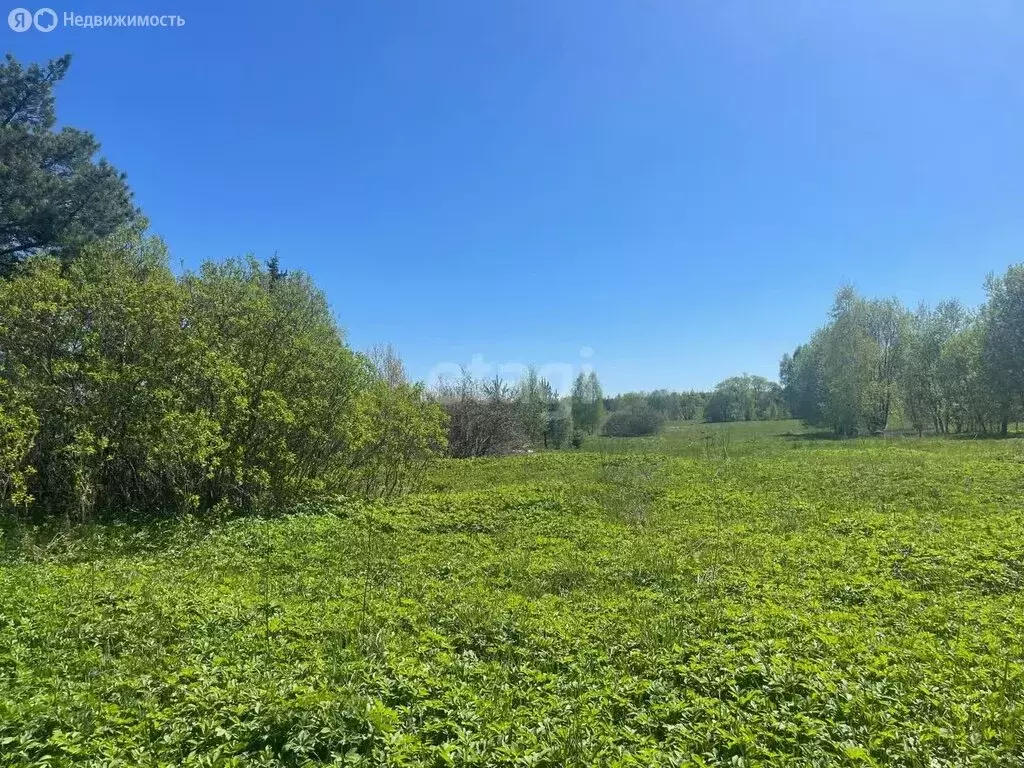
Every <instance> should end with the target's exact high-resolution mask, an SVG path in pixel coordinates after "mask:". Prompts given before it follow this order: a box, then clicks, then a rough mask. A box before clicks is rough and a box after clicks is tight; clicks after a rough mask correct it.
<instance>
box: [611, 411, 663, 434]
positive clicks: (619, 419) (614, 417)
mask: <svg viewBox="0 0 1024 768" xmlns="http://www.w3.org/2000/svg"><path fill="white" fill-rule="evenodd" d="M664 425H665V417H664V416H663V415H662V414H661V413H659V412H658V411H656V410H654V409H653V408H651V407H650V406H648V405H646V404H643V403H638V404H635V405H632V406H630V407H628V408H625V409H623V410H621V411H614V412H613V413H612V414H611V415H609V416H608V419H607V420H606V421H605V423H604V428H603V432H604V434H605V435H607V436H608V437H642V436H644V435H656V434H658V432H660V431H661V428H662V427H663V426H664Z"/></svg>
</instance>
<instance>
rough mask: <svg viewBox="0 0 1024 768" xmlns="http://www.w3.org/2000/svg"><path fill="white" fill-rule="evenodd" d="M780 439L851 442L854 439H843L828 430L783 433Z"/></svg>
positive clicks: (780, 434)
mask: <svg viewBox="0 0 1024 768" xmlns="http://www.w3.org/2000/svg"><path fill="white" fill-rule="evenodd" d="M779 437H781V438H782V439H783V440H790V441H794V440H799V441H804V440H850V439H852V438H849V437H843V436H842V435H837V434H836V433H835V432H829V431H828V430H818V431H817V432H781V433H779Z"/></svg>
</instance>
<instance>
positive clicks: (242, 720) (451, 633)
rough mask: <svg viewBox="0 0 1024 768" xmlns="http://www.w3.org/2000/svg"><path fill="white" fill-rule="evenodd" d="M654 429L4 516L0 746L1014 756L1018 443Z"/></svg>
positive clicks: (778, 428) (169, 758) (1021, 675)
mask: <svg viewBox="0 0 1024 768" xmlns="http://www.w3.org/2000/svg"><path fill="white" fill-rule="evenodd" d="M773 432H774V434H773ZM664 435H665V436H664V437H663V438H658V440H660V441H661V442H660V443H658V444H657V445H655V444H652V443H651V442H647V443H645V442H643V441H637V440H628V439H619V440H618V441H617V442H618V444H619V446H618V447H613V446H612V445H610V443H612V442H613V441H615V440H616V439H614V438H601V437H595V438H593V439H592V442H588V443H587V444H586V445H585V446H584V448H585V450H583V451H580V452H569V453H566V452H549V453H541V454H535V455H529V456H510V457H503V458H491V459H487V458H485V459H472V460H454V459H452V460H447V461H445V462H443V463H441V464H439V465H437V466H436V467H435V468H434V469H433V470H432V471H431V472H430V474H429V478H428V480H427V487H426V488H424V489H423V490H422V491H420V492H418V493H414V494H410V495H406V496H404V497H403V498H401V499H400V500H397V501H391V502H375V503H374V502H364V501H354V500H350V501H339V502H337V503H335V504H330V505H323V506H317V507H310V508H299V509H291V510H288V511H289V513H290V514H288V515H286V516H280V517H271V518H243V519H236V520H234V521H231V522H228V523H225V524H222V525H220V526H217V527H214V528H209V527H206V526H200V525H196V524H187V523H182V524H177V525H168V526H164V527H153V526H149V527H130V526H124V525H121V526H94V527H84V528H78V529H75V530H73V531H71V532H69V533H67V534H66V535H65V536H63V537H61V538H59V539H57V540H51V539H50V538H48V537H47V536H43V535H41V534H40V533H39V532H33V531H32V530H31V529H26V528H24V527H22V528H20V529H18V530H12V531H10V532H9V534H8V536H7V537H6V538H5V542H4V543H5V547H6V550H5V559H4V561H3V565H2V567H0V689H2V690H3V692H4V693H3V696H2V697H0V745H2V746H0V749H2V752H3V754H5V755H6V757H5V762H6V764H10V765H26V766H27V765H39V764H44V763H46V764H55V765H59V764H69V763H74V762H87V763H94V764H109V765H113V764H132V765H158V764H163V765H172V764H173V765H241V764H264V765H311V764H314V763H336V764H350V765H361V764H366V765H370V764H374V765H510V766H511V765H546V766H562V765H580V766H583V765H638V766H639V765H643V766H651V765H764V764H773V765H897V764H898V765H920V766H932V765H990V766H996V765H1009V764H1014V763H1018V762H1020V761H1021V760H1022V759H1024V702H1022V698H1021V693H1022V691H1021V686H1022V684H1024V666H1022V663H1024V659H1022V648H1021V638H1022V636H1024V635H1022V630H1024V626H1022V625H1024V618H1022V617H1024V601H1022V594H1024V593H1022V591H1021V588H1022V586H1024V545H1022V544H1021V542H1022V541H1024V530H1022V525H1024V524H1022V522H1021V521H1022V520H1024V516H1022V513H1024V497H1022V495H1021V493H1020V478H1021V473H1022V471H1024V449H1022V446H1021V444H1020V442H1019V441H1017V440H991V441H955V440H949V439H944V440H942V439H924V440H919V439H917V438H900V439H893V440H878V439H872V438H862V439H859V440H852V441H851V440H841V441H837V440H829V439H821V437H820V435H817V434H816V433H813V432H806V431H803V430H801V429H800V428H799V426H798V425H797V424H795V423H786V422H777V423H773V422H765V423H755V424H751V425H741V426H739V427H736V426H731V427H730V426H728V425H722V426H718V425H716V426H714V427H709V426H707V425H701V424H673V425H670V428H669V429H668V430H666V432H665V433H664ZM590 448H593V449H594V450H587V449H590ZM655 449H657V452H655Z"/></svg>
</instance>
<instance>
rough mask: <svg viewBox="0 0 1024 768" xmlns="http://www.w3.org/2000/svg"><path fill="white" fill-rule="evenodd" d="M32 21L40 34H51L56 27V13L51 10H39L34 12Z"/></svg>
mask: <svg viewBox="0 0 1024 768" xmlns="http://www.w3.org/2000/svg"><path fill="white" fill-rule="evenodd" d="M47 14H49V15H47ZM32 21H33V22H34V23H35V25H36V29H38V30H39V31H40V32H52V31H53V28H54V27H56V26H57V12H56V11H54V10H53V8H40V9H39V10H38V11H36V15H35V16H34V17H33V18H32Z"/></svg>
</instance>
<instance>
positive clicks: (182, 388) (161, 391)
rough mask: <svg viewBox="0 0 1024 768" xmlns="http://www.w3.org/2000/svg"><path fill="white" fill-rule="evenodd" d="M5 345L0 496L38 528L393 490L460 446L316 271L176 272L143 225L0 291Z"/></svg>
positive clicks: (29, 265) (35, 266) (210, 268)
mask: <svg viewBox="0 0 1024 768" xmlns="http://www.w3.org/2000/svg"><path fill="white" fill-rule="evenodd" d="M0 350H2V356H0V386H2V387H3V388H4V390H5V392H9V393H10V395H9V396H7V397H5V398H4V400H3V403H4V405H3V406H2V408H3V409H2V410H0V430H2V431H3V434H4V437H5V441H4V444H5V448H4V453H3V454H2V457H0V491H2V492H3V493H4V494H5V495H7V496H8V497H9V498H8V502H7V503H8V504H13V503H15V502H25V501H27V500H28V497H29V496H31V497H32V498H33V499H34V503H33V504H32V507H31V510H32V512H33V514H34V516H35V517H37V518H46V517H54V516H62V517H63V518H64V519H65V520H66V521H68V522H70V521H71V520H72V519H77V520H79V521H82V522H85V521H88V520H92V519H103V518H113V517H126V516H129V517H134V516H140V515H142V516H154V515H166V514H174V513H205V512H210V511H214V510H219V509H233V510H237V511H260V510H267V509H272V508H281V507H285V506H287V505H289V504H292V503H295V502H297V501H300V500H304V499H311V498H314V497H317V496H321V495H326V494H337V493H366V494H369V495H389V494H393V493H396V492H398V491H399V490H402V489H404V488H405V487H407V486H408V485H409V484H410V483H411V482H412V481H413V480H414V479H415V476H416V475H417V474H418V473H419V472H421V471H422V468H423V466H424V463H425V462H426V460H428V459H429V458H430V457H431V456H432V455H434V454H435V453H436V452H437V451H439V450H440V449H441V448H442V447H443V443H444V434H443V429H442V425H443V419H444V415H443V413H442V412H441V409H440V408H439V407H437V405H435V404H433V403H431V402H429V401H428V400H427V399H426V398H425V397H424V394H423V392H422V390H421V389H419V388H416V387H410V386H401V387H390V386H389V385H388V384H387V383H386V382H384V381H383V379H382V377H381V376H380V375H379V372H378V371H377V370H376V369H375V368H374V366H373V365H372V364H371V362H370V361H369V360H368V359H367V358H366V357H364V356H362V355H359V354H356V353H354V352H353V351H352V350H351V349H349V348H348V347H347V346H346V345H345V343H344V341H343V338H342V334H341V330H340V329H339V328H338V326H337V324H336V322H335V320H334V317H333V315H332V313H331V310H330V308H329V306H328V304H327V301H326V299H325V298H324V296H323V294H322V293H321V292H320V291H319V290H318V289H317V288H316V286H314V285H313V283H312V281H310V279H309V278H308V277H307V276H305V275H304V274H302V273H300V272H292V273H289V274H285V273H281V272H280V271H279V270H276V269H274V270H269V271H268V270H266V269H264V268H263V267H262V266H261V265H260V264H259V263H258V262H256V261H255V260H253V259H246V260H230V261H226V262H222V263H212V262H208V263H206V264H204V265H203V266H202V267H201V268H200V270H199V271H198V272H194V273H187V274H185V275H184V276H183V277H181V278H176V277H175V276H174V275H173V274H172V273H171V271H170V269H169V268H168V266H167V258H166V253H165V250H164V247H163V245H162V244H161V243H160V242H159V241H156V240H152V239H145V238H143V237H142V236H141V234H140V233H139V232H138V231H136V232H125V233H121V234H119V235H118V236H117V237H115V238H111V239H109V240H107V241H105V242H104V243H102V244H99V245H97V246H94V247H92V248H90V249H87V250H86V252H85V253H84V254H83V256H82V257H81V258H79V259H77V260H75V262H74V263H72V264H71V265H70V266H69V267H67V268H62V267H61V265H60V264H59V263H58V262H57V261H56V260H55V259H53V258H49V257H45V256H36V257H32V258H30V259H29V260H28V261H27V262H26V263H25V264H24V265H23V267H22V268H21V269H20V270H19V271H18V273H17V275H16V276H15V277H13V278H12V279H10V280H6V281H3V282H0ZM11 403H14V405H11ZM36 421H37V422H38V423H36ZM33 433H34V435H33ZM26 449H27V450H26ZM0 503H4V500H3V497H2V496H0Z"/></svg>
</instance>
